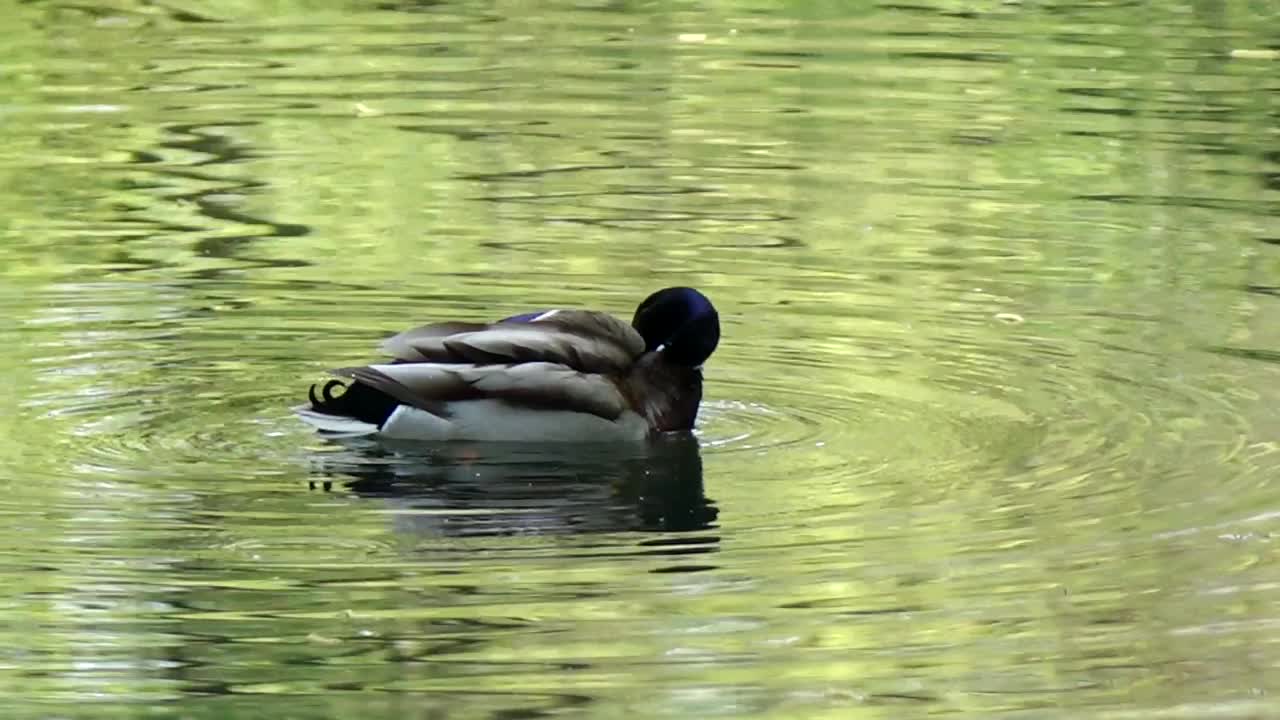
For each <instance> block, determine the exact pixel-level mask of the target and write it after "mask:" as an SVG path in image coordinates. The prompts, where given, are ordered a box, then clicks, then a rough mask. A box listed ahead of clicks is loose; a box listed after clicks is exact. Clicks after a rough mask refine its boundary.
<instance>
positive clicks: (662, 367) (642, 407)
mask: <svg viewBox="0 0 1280 720" xmlns="http://www.w3.org/2000/svg"><path fill="white" fill-rule="evenodd" d="M625 387H626V389H625V392H626V394H627V396H628V398H629V399H630V400H631V406H632V407H634V408H636V411H637V412H639V413H640V414H641V415H643V416H644V419H645V421H647V422H648V423H649V427H650V428H651V429H652V430H653V431H654V432H671V431H673V430H692V429H693V421H694V420H696V419H697V417H698V404H699V403H700V402H702V370H701V369H700V368H691V367H687V366H684V365H675V364H673V363H669V362H667V361H666V360H665V359H664V358H663V357H662V356H661V355H660V354H657V353H649V354H648V355H645V356H644V357H642V358H640V360H639V361H637V362H636V364H635V365H634V366H633V367H632V370H631V373H630V375H629V376H628V377H627V379H626V383H625Z"/></svg>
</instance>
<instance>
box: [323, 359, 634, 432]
mask: <svg viewBox="0 0 1280 720" xmlns="http://www.w3.org/2000/svg"><path fill="white" fill-rule="evenodd" d="M333 373H334V374H335V375H338V376H340V377H347V378H351V379H354V380H356V381H358V382H360V383H363V384H365V385H368V386H370V387H373V388H376V389H378V390H381V391H382V392H385V393H387V394H388V395H390V396H392V397H393V398H395V399H396V400H398V401H400V402H402V403H404V404H406V405H411V406H413V407H417V408H421V409H423V410H426V411H427V412H430V413H433V414H435V415H439V416H441V417H447V416H448V414H449V412H448V407H447V406H448V403H450V402H458V401H463V400H480V399H494V400H504V401H506V402H510V403H512V404H515V405H521V406H526V407H539V408H548V409H555V410H568V411H572V412H583V413H590V414H592V415H598V416H600V417H602V418H605V419H607V420H615V419H617V418H618V417H619V416H620V415H622V413H623V412H624V411H625V410H626V409H627V407H628V406H627V401H626V399H625V398H624V397H623V395H622V393H621V391H620V390H619V389H618V386H617V385H616V384H615V383H614V382H613V381H612V380H610V379H609V378H608V377H605V376H603V375H595V374H590V373H582V372H578V371H576V370H573V369H572V368H567V367H565V366H563V365H556V364H554V363H541V362H535V363H521V364H518V365H479V366H472V365H447V364H441V363H398V364H390V365H370V366H366V367H351V368H342V369H339V370H334V371H333Z"/></svg>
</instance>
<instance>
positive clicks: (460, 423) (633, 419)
mask: <svg viewBox="0 0 1280 720" xmlns="http://www.w3.org/2000/svg"><path fill="white" fill-rule="evenodd" d="M446 409H447V411H448V413H449V417H448V418H441V417H438V416H436V415H432V414H431V413H429V412H426V411H425V410H419V409H418V408H413V407H408V406H405V405H401V406H400V407H398V408H396V410H395V412H393V413H391V417H389V418H387V421H386V422H385V423H383V426H382V433H381V434H382V435H383V436H385V437H389V438H400V439H405V440H471V441H477V442H530V443H543V442H636V441H639V440H643V439H644V438H645V437H646V436H647V435H648V431H649V428H648V426H647V424H646V423H645V421H644V419H643V418H641V417H640V416H639V415H637V414H635V413H632V412H627V413H624V414H623V415H622V417H620V418H618V420H617V421H616V422H611V421H609V420H605V419H604V418H602V417H598V416H596V415H591V414H588V413H576V412H566V411H563V410H534V409H530V408H521V407H516V406H513V405H509V404H507V403H504V402H502V401H500V400H467V401H465V402H455V403H448V404H447V405H446Z"/></svg>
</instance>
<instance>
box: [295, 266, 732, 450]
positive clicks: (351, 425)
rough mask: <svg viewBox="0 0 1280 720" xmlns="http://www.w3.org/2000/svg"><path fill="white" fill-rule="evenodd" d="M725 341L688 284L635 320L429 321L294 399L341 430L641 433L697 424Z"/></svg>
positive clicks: (409, 434)
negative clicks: (706, 382) (709, 363)
mask: <svg viewBox="0 0 1280 720" xmlns="http://www.w3.org/2000/svg"><path fill="white" fill-rule="evenodd" d="M719 341H720V317H719V315H718V314H717V313H716V309H715V307H714V306H713V305H712V304H711V301H710V300H708V299H707V298H706V296H705V295H703V294H702V293H700V292H698V291H697V290H694V289H693V288H687V287H672V288H666V289H664V290H659V291H657V292H655V293H653V294H652V295H650V296H649V297H647V298H645V300H644V302H642V303H640V305H639V307H637V308H636V312H635V316H634V317H633V318H632V320H631V324H630V325H628V324H626V323H624V322H622V321H621V320H618V319H617V318H615V317H613V316H612V315H609V314H607V313H603V312H594V311H588V310H547V311H542V312H536V313H527V314H523V315H515V316H512V317H509V318H505V319H503V320H499V321H498V322H496V323H491V324H483V323H465V322H444V323H438V324H434V325H425V326H423V327H419V328H415V329H412V330H407V331H405V332H402V333H400V334H399V335H396V336H394V337H392V338H390V339H388V340H387V341H385V342H384V343H383V344H382V350H383V352H385V353H386V354H388V355H390V356H391V357H392V358H393V359H392V360H389V361H387V362H385V363H380V364H375V365H364V366H358V367H345V368H339V369H336V370H331V371H330V373H331V374H333V375H335V376H337V377H340V378H344V379H346V380H347V381H348V382H345V383H344V382H343V381H341V380H330V381H328V382H327V383H325V384H324V386H323V387H321V388H320V390H319V392H317V390H316V386H315V385H312V386H311V390H310V392H309V393H308V396H309V398H310V403H308V404H305V405H301V406H298V407H297V408H295V411H296V412H297V414H298V415H299V416H300V417H301V418H302V419H303V420H304V421H306V422H307V423H308V424H310V425H312V426H314V427H315V428H317V429H318V430H319V431H320V432H321V433H322V434H325V435H328V436H330V437H334V436H341V437H354V436H362V435H372V436H381V437H386V438H403V439H414V440H477V441H518V442H549V441H575V442H592V441H619V440H641V439H644V438H647V437H649V436H652V435H656V434H658V433H664V432H671V431H680V430H686V431H687V430H691V429H692V428H693V423H694V419H695V418H696V417H697V414H698V404H699V403H700V402H701V401H702V364H703V363H704V362H705V361H706V360H707V358H708V357H710V356H711V353H712V352H714V351H715V349H716V345H717V344H718V343H719ZM338 389H341V390H342V392H341V394H335V392H334V391H335V390H338Z"/></svg>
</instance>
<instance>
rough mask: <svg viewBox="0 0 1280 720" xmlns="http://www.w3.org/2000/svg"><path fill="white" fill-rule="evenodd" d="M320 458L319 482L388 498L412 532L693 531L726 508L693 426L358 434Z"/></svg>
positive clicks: (398, 521)
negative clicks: (561, 434) (604, 434)
mask: <svg viewBox="0 0 1280 720" xmlns="http://www.w3.org/2000/svg"><path fill="white" fill-rule="evenodd" d="M317 463H318V465H319V467H318V469H317V474H318V475H319V476H320V478H321V479H318V480H313V481H312V487H313V488H320V489H324V490H328V491H334V490H335V489H338V490H341V489H346V490H349V491H351V492H353V493H355V494H357V495H359V496H361V497H365V498H370V499H378V500H382V501H383V502H384V503H386V505H387V506H388V507H389V508H390V509H391V510H392V512H393V514H394V517H395V527H396V528H397V529H398V530H399V531H402V532H411V533H424V534H441V535H447V536H483V535H518V534H541V533H601V532H624V531H666V532H686V531H691V530H703V529H706V528H708V527H710V526H711V525H712V523H713V522H714V521H715V520H716V518H717V516H718V509H717V508H716V506H715V504H714V502H713V501H711V500H710V499H708V498H707V496H706V494H705V493H704V490H703V482H702V457H701V452H700V449H699V446H698V441H697V439H696V438H695V437H693V436H689V435H677V436H671V437H665V438H661V439H660V440H658V441H656V442H653V443H650V444H648V445H646V446H643V447H637V448H617V447H610V446H606V447H600V446H598V445H584V446H571V447H552V448H548V447H546V446H530V445H521V444H508V443H503V444H474V443H455V444H448V445H423V444H420V443H394V444H393V443H388V442H387V441H381V442H374V441H369V440H356V441H347V442H346V444H345V445H344V449H343V451H342V452H340V453H337V454H335V455H332V456H325V457H322V458H321V459H320V460H318V461H317Z"/></svg>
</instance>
